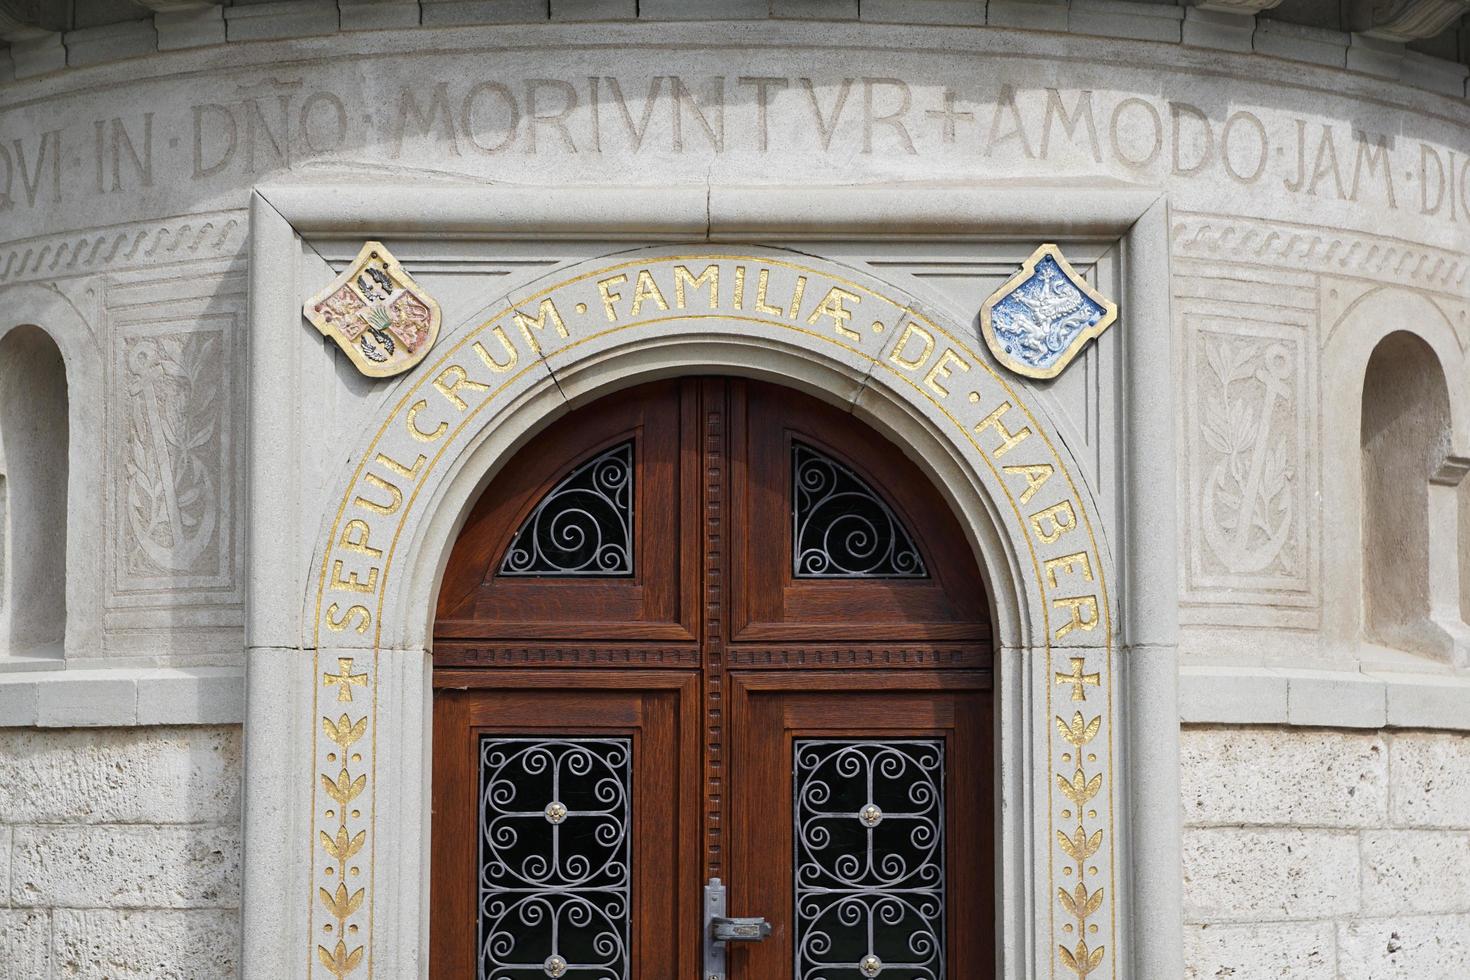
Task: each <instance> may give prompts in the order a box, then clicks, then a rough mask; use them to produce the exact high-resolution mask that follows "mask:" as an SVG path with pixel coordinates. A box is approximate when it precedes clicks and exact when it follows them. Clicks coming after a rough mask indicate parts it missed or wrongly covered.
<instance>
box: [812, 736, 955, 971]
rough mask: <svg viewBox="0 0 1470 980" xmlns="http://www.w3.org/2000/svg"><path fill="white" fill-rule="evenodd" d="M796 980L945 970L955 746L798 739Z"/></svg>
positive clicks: (927, 742)
mask: <svg viewBox="0 0 1470 980" xmlns="http://www.w3.org/2000/svg"><path fill="white" fill-rule="evenodd" d="M793 769H794V779H795V797H794V799H795V801H796V806H795V821H796V824H795V841H796V978H797V980H869V978H872V977H882V978H884V980H942V978H943V977H944V956H945V952H944V848H945V834H944V742H943V741H941V740H939V739H896V740H882V741H845V740H835V739H798V740H797V741H796V764H795V766H794V767H793Z"/></svg>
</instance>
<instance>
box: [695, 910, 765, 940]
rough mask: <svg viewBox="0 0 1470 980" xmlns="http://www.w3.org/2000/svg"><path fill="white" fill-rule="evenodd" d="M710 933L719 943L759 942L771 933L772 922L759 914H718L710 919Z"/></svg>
mask: <svg viewBox="0 0 1470 980" xmlns="http://www.w3.org/2000/svg"><path fill="white" fill-rule="evenodd" d="M709 933H710V938H711V939H713V940H714V941H715V942H717V943H758V942H760V941H761V940H762V939H765V938H766V937H767V936H769V935H770V934H771V924H770V923H769V922H767V921H766V920H765V919H763V918H761V917H760V916H758V915H746V916H740V917H738V918H733V919H732V918H728V917H726V916H723V915H716V916H713V917H712V918H711V919H710V920H709Z"/></svg>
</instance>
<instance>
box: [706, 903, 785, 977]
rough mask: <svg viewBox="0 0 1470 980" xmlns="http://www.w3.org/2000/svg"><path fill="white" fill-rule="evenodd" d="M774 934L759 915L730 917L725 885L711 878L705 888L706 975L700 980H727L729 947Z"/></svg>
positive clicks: (756, 940)
mask: <svg viewBox="0 0 1470 980" xmlns="http://www.w3.org/2000/svg"><path fill="white" fill-rule="evenodd" d="M770 934H771V924H770V923H769V922H767V921H766V920H765V919H763V918H761V917H760V916H758V915H746V916H734V917H732V916H727V915H726V914H725V885H724V883H723V882H721V881H720V879H718V878H711V879H710V880H709V884H707V885H705V886H704V971H703V973H702V974H701V980H726V977H725V950H726V948H727V947H726V944H728V943H758V942H760V941H761V940H762V939H765V938H766V937H767V936H769V935H770Z"/></svg>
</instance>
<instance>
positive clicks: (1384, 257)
mask: <svg viewBox="0 0 1470 980" xmlns="http://www.w3.org/2000/svg"><path fill="white" fill-rule="evenodd" d="M1171 238H1172V241H1173V252H1174V254H1175V255H1176V256H1179V257H1180V258H1192V259H1199V258H1205V259H1217V260H1224V261H1230V262H1237V263H1246V264H1259V265H1270V266H1275V267H1280V266H1282V265H1286V266H1290V267H1292V268H1295V269H1299V270H1301V271H1303V272H1318V273H1326V274H1329V275H1348V276H1363V277H1367V278H1371V279H1374V280H1376V281H1379V282H1388V283H1396V284H1399V285H1405V286H1413V287H1418V288H1426V289H1433V290H1437V291H1440V292H1445V293H1451V294H1454V295H1459V296H1463V295H1465V294H1466V293H1467V292H1470V290H1467V279H1470V258H1467V257H1466V256H1464V255H1460V254H1457V253H1455V252H1451V251H1449V250H1447V249H1441V248H1435V247H1433V246H1429V245H1420V244H1417V243H1414V242H1407V241H1403V240H1402V239H1396V238H1386V237H1382V236H1378V235H1368V234H1362V233H1358V232H1352V231H1342V230H1337V229H1331V228H1321V227H1314V226H1311V225H1293V224H1289V223H1286V222H1278V221H1262V220H1256V219H1251V218H1234V217H1230V216H1228V215H1213V214H1190V213H1187V212H1185V213H1180V212H1175V214H1174V221H1173V225H1172V228H1171Z"/></svg>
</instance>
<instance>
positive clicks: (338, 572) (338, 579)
mask: <svg viewBox="0 0 1470 980" xmlns="http://www.w3.org/2000/svg"><path fill="white" fill-rule="evenodd" d="M377 587H378V570H377V568H374V567H369V568H368V577H367V581H366V582H362V581H359V580H358V577H357V573H356V572H348V573H347V577H346V578H343V577H342V561H341V559H338V560H337V561H334V562H332V589H333V591H336V592H371V591H373V590H374V589H376V588H377Z"/></svg>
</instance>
